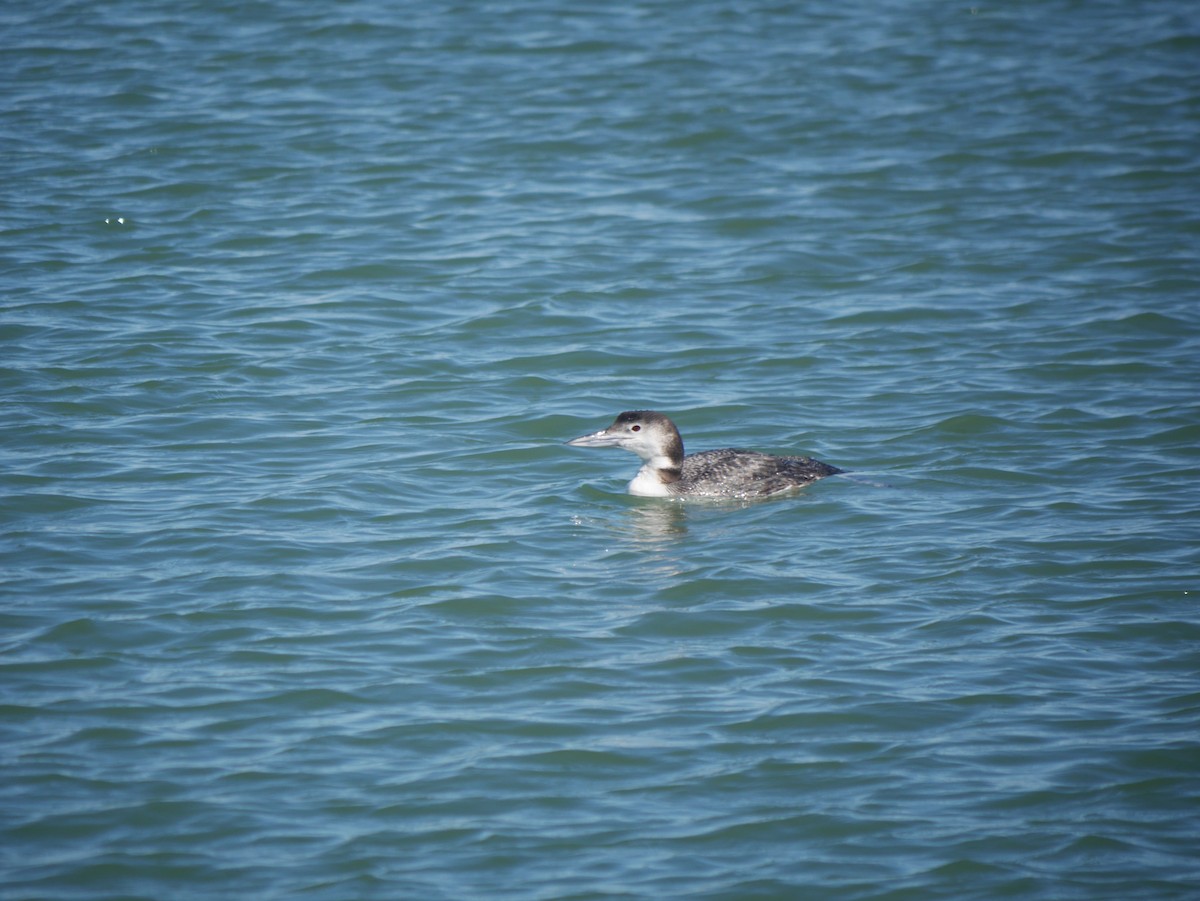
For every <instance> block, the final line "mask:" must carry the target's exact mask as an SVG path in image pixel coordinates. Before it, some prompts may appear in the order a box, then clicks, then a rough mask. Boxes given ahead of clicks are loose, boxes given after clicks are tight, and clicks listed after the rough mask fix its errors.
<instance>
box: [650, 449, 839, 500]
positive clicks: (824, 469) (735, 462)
mask: <svg viewBox="0 0 1200 901" xmlns="http://www.w3.org/2000/svg"><path fill="white" fill-rule="evenodd" d="M841 471H842V470H840V469H838V468H837V467H836V466H830V465H829V464H828V463H822V462H821V461H820V460H814V459H813V458H812V457H776V456H773V455H771V454H760V453H759V452H758V451H751V450H742V449H741V448H734V447H727V448H722V449H721V450H709V451H700V452H699V453H696V454H691V455H689V456H687V457H685V458H684V461H683V469H682V473H681V478H680V480H679V482H677V483H676V484H675V485H674V486H672V488H673V489H674V491H675V492H676V493H679V494H689V495H694V496H700V497H762V496H763V495H768V494H777V493H778V492H780V491H786V490H788V489H789V488H800V487H802V486H804V485H809V484H811V483H812V482H815V481H817V479H823V478H825V477H826V476H831V475H835V474H836V473H839V472H841Z"/></svg>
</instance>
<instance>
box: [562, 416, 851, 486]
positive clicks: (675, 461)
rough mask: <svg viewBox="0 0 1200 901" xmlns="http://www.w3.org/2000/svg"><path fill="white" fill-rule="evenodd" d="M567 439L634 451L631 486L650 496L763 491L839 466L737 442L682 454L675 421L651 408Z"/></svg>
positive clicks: (798, 482)
mask: <svg viewBox="0 0 1200 901" xmlns="http://www.w3.org/2000/svg"><path fill="white" fill-rule="evenodd" d="M567 443H568V444H571V445H574V446H576V447H620V448H624V449H625V450H629V451H632V452H633V453H635V454H637V455H638V456H639V457H641V458H642V460H643V461H644V463H643V466H642V468H641V469H640V470H639V471H638V474H637V476H636V477H635V478H634V479H633V481H631V482H630V483H629V492H630V493H631V494H638V495H645V496H652V497H765V496H766V495H770V494H778V493H779V492H781V491H787V490H788V489H791V488H800V487H803V486H804V485H809V484H811V483H813V482H815V481H816V480H817V479H823V478H825V477H826V476H831V475H834V474H835V473H839V472H841V471H842V470H840V469H838V468H837V467H836V466H830V465H829V464H828V463H822V462H821V461H820V460H814V459H813V458H812V457H776V456H772V455H771V454H761V453H759V452H757V451H751V450H742V449H740V448H723V449H721V450H710V451H700V452H699V453H696V454H692V455H691V456H685V455H684V452H683V439H682V438H681V437H680V435H679V429H677V428H676V427H675V423H673V422H671V420H670V419H669V418H667V417H666V416H664V415H663V414H662V413H656V412H654V411H653V410H629V411H626V412H624V413H621V414H620V415H619V416H617V418H616V419H615V420H614V421H613V424H612V425H610V426H609V427H608V428H607V429H603V430H601V431H599V432H595V433H593V434H591V435H583V436H581V437H579V438H575V439H574V440H572V441H568V442H567Z"/></svg>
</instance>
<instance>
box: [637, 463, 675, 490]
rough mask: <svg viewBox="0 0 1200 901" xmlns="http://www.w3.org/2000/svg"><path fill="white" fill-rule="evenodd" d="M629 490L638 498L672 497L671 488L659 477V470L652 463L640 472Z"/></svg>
mask: <svg viewBox="0 0 1200 901" xmlns="http://www.w3.org/2000/svg"><path fill="white" fill-rule="evenodd" d="M627 490H628V491H629V493H630V494H635V495H637V496H638V497H670V496H671V493H672V492H671V489H670V486H669V485H667V484H666V483H664V482H663V480H662V479H661V478H659V476H658V470H657V469H655V467H654V465H653V464H652V463H647V464H646V465H645V466H643V467H642V468H641V469H639V470H638V472H637V475H636V476H634V477H633V481H632V482H630V483H629V485H628V488H627Z"/></svg>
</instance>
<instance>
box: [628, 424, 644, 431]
mask: <svg viewBox="0 0 1200 901" xmlns="http://www.w3.org/2000/svg"><path fill="white" fill-rule="evenodd" d="M641 430H642V427H641V426H640V425H631V426H630V427H629V431H631V432H640V431H641Z"/></svg>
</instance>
